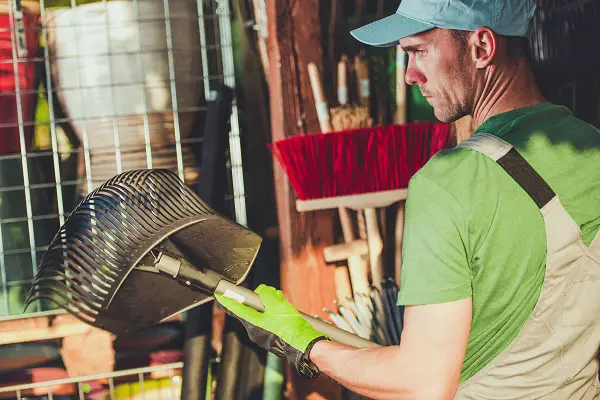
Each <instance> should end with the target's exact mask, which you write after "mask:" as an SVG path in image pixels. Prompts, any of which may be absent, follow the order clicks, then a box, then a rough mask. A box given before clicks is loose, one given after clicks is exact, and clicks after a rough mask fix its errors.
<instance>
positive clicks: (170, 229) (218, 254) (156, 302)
mask: <svg viewBox="0 0 600 400" xmlns="http://www.w3.org/2000/svg"><path fill="white" fill-rule="evenodd" d="M260 245H261V238H260V237H259V236H258V235H256V234H254V233H253V232H251V231H249V230H248V229H246V228H244V227H242V226H240V225H238V224H236V223H234V222H231V221H229V220H228V219H226V218H224V217H223V216H221V215H218V214H217V213H216V212H215V211H213V210H211V209H210V208H209V207H208V206H207V205H206V204H205V203H204V202H203V201H202V200H201V199H200V198H199V197H198V196H197V195H196V194H195V193H193V192H192V191H191V190H190V189H189V188H188V187H186V186H185V185H184V184H183V183H182V182H181V180H180V179H179V178H178V177H177V175H175V174H174V173H172V172H170V171H168V170H161V169H145V170H136V171H128V172H124V173H122V174H119V175H117V176H115V177H114V178H112V179H110V180H108V181H107V182H106V183H104V184H103V185H102V186H100V187H98V188H97V189H96V190H94V191H93V192H91V193H90V194H89V195H88V196H87V197H86V198H85V199H84V200H83V201H82V202H81V204H79V205H78V206H77V208H76V209H75V210H74V211H73V213H72V214H71V215H70V216H69V218H68V219H67V220H66V221H65V223H64V225H63V226H62V227H61V228H60V230H59V232H58V233H57V234H56V236H55V237H54V239H53V241H52V243H51V244H50V246H49V248H48V250H47V251H46V253H45V254H44V257H43V258H42V261H41V263H40V266H39V269H38V272H37V274H36V276H35V278H34V280H33V284H32V287H31V290H30V292H29V295H28V298H27V303H26V307H27V306H28V305H29V304H31V303H32V302H34V301H36V300H38V299H45V300H50V301H52V302H54V303H56V304H57V305H58V306H59V307H61V308H63V309H65V310H66V311H68V312H69V313H71V314H73V315H74V316H76V317H77V318H79V319H80V320H82V321H84V322H86V323H88V324H90V325H93V326H96V327H98V328H101V329H104V330H107V331H110V332H112V333H114V334H117V335H123V334H129V333H134V332H138V331H141V330H143V329H145V328H147V327H149V326H152V325H154V324H156V323H159V322H161V321H163V320H166V319H169V318H170V317H172V316H174V315H176V314H178V313H180V312H182V311H185V310H187V309H190V308H192V307H195V306H198V305H200V304H203V303H205V302H208V301H210V300H212V299H213V296H212V295H213V291H214V287H215V285H216V284H217V282H218V280H220V279H225V280H227V281H230V282H232V283H235V284H236V285H237V284H240V283H241V282H242V281H243V280H244V279H245V278H246V276H247V274H248V273H249V272H250V268H251V266H252V264H253V262H254V259H255V257H256V255H257V253H258V250H259V248H260ZM177 263H180V264H182V263H183V264H185V265H188V266H193V267H192V268H194V269H195V271H194V273H196V274H200V275H202V276H207V277H209V278H210V279H207V283H206V284H205V285H203V286H201V287H198V285H195V286H194V285H192V286H190V284H189V282H185V281H182V280H181V279H174V276H175V275H177V272H173V273H170V272H171V271H175V270H172V269H171V267H173V265H175V264H177ZM165 272H168V273H165Z"/></svg>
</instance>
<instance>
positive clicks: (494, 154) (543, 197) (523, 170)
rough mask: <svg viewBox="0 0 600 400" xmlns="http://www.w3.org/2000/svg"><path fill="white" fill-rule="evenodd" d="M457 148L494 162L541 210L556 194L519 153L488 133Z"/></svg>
mask: <svg viewBox="0 0 600 400" xmlns="http://www.w3.org/2000/svg"><path fill="white" fill-rule="evenodd" d="M457 147H463V148H470V149H473V150H476V151H478V152H480V153H482V154H485V155H486V156H488V157H490V158H491V159H492V160H494V161H496V162H497V163H498V165H500V166H501V167H502V168H503V169H504V170H505V171H506V172H507V173H508V174H509V175H510V176H511V177H512V178H513V179H514V180H515V181H516V182H517V183H518V184H519V186H521V187H522V188H523V190H525V192H527V194H528V195H529V196H530V197H531V198H532V199H533V201H534V202H535V204H537V206H538V207H539V208H540V209H542V208H544V206H545V205H546V204H548V203H549V202H550V200H552V199H553V198H554V197H556V194H555V193H554V191H553V190H552V189H551V188H550V186H549V185H548V184H547V183H546V181H545V180H544V179H543V178H542V177H541V176H540V175H539V174H538V173H537V171H536V170H535V169H533V167H532V166H531V165H530V164H529V163H528V162H527V161H526V160H525V159H524V158H523V156H522V155H521V154H519V152H517V150H516V149H515V148H514V147H513V146H512V145H511V144H510V143H507V142H506V141H504V140H502V139H500V138H499V137H497V136H494V135H490V134H488V133H478V134H476V135H475V136H473V137H471V138H470V139H467V140H465V141H463V142H461V143H460V144H459V145H458V146H457Z"/></svg>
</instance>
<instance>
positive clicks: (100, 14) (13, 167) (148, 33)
mask: <svg viewBox="0 0 600 400" xmlns="http://www.w3.org/2000/svg"><path fill="white" fill-rule="evenodd" d="M0 72H1V73H0V319H10V318H14V317H20V316H22V314H23V312H24V310H23V306H24V299H25V296H26V294H27V291H28V290H29V285H30V282H31V280H32V278H33V276H34V274H35V273H36V267H37V265H38V263H39V262H40V260H41V257H42V256H43V254H44V251H45V250H46V248H47V246H48V244H49V243H50V241H51V240H52V238H53V236H54V234H55V233H56V232H57V231H58V228H59V227H60V225H62V224H63V223H64V221H65V219H66V218H68V216H69V214H70V212H71V211H72V210H73V209H74V207H75V206H76V205H77V204H78V203H79V201H81V199H82V198H84V197H85V196H86V195H87V193H89V192H90V191H91V190H93V189H94V188H96V187H98V186H99V185H100V184H102V183H103V182H104V181H105V180H107V179H109V178H110V177H112V176H114V175H115V174H118V173H121V172H123V171H126V170H130V169H138V168H167V169H171V170H173V171H176V172H177V173H178V175H179V177H180V178H181V179H182V180H184V181H185V182H186V184H188V185H190V186H191V187H194V186H195V185H197V183H198V171H199V166H200V162H201V160H200V154H201V151H200V150H201V148H202V136H201V134H199V132H201V131H202V129H201V128H200V127H202V123H203V121H204V119H205V114H206V108H207V102H209V101H210V100H212V99H214V98H215V96H216V90H218V88H219V87H220V85H223V84H224V85H227V86H229V87H234V86H235V76H234V60H233V48H232V38H231V26H230V7H229V3H228V2H227V1H221V0H220V1H218V2H217V1H216V0H198V1H195V0H114V1H112V0H111V1H107V0H97V1H89V0H84V1H81V0H39V3H38V2H30V1H19V0H9V1H8V3H7V4H4V5H2V4H0ZM230 122H231V124H230V128H231V132H230V136H229V151H228V155H227V156H228V157H229V158H228V159H229V164H228V167H229V172H230V173H229V178H230V182H229V185H228V187H229V190H228V193H227V200H228V201H229V202H230V203H231V209H232V213H234V215H235V219H236V220H237V222H239V223H241V224H243V225H245V224H246V210H245V191H244V177H243V169H242V157H241V146H240V130H239V122H238V110H237V105H236V104H235V100H234V104H233V112H232V115H231V121H230ZM199 128H200V129H199ZM52 307H53V306H52V305H51V304H45V303H43V302H38V303H37V304H35V305H32V306H30V307H29V308H28V309H27V313H28V315H40V313H42V314H47V313H50V314H52V313H58V312H60V311H59V310H55V309H53V308H52Z"/></svg>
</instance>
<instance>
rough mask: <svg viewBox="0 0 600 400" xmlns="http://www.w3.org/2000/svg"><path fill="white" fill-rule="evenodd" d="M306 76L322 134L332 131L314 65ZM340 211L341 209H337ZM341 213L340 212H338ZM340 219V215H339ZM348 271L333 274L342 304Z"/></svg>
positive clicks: (349, 290)
mask: <svg viewBox="0 0 600 400" xmlns="http://www.w3.org/2000/svg"><path fill="white" fill-rule="evenodd" d="M308 74H309V77H310V85H311V87H312V91H313V96H314V100H315V106H316V108H317V117H318V118H319V125H320V126H321V132H322V133H328V132H332V131H333V127H332V126H331V120H330V116H329V108H328V106H327V100H326V98H325V92H324V90H323V85H322V83H321V77H320V75H319V70H318V68H317V65H316V64H315V63H312V62H311V63H309V64H308ZM338 210H341V207H340V208H338ZM340 212H341V211H340ZM340 219H342V218H341V215H340ZM347 223H350V224H352V222H351V221H342V224H347ZM349 274H350V271H349V268H346V267H345V266H338V267H336V269H335V272H334V282H335V294H336V297H337V299H338V301H339V302H340V303H342V304H346V302H347V300H346V298H347V297H352V284H351V279H350V276H349Z"/></svg>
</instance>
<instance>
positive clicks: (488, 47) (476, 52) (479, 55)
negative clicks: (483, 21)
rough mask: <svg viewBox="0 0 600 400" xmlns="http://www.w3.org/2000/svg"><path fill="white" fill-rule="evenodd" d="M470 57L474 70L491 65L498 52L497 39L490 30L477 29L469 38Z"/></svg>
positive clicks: (484, 28)
mask: <svg viewBox="0 0 600 400" xmlns="http://www.w3.org/2000/svg"><path fill="white" fill-rule="evenodd" d="M470 41H471V57H472V60H473V63H474V64H475V67H476V68H479V69H481V68H485V67H487V66H488V65H490V64H491V62H492V61H493V60H494V57H495V56H496V51H497V50H498V38H497V36H496V33H495V32H494V31H492V30H491V29H490V28H487V27H481V28H479V29H477V30H476V31H475V32H473V34H472V35H471V38H470Z"/></svg>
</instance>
